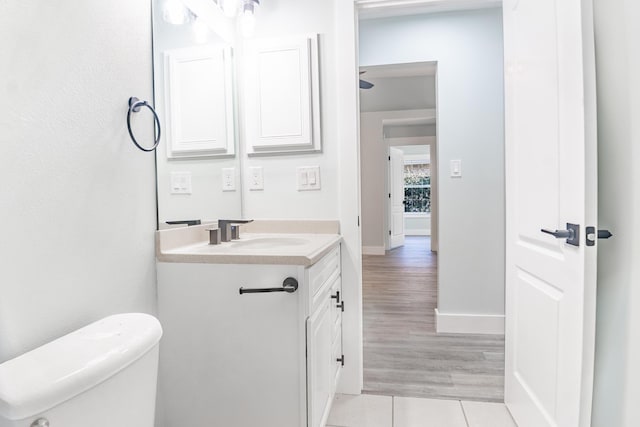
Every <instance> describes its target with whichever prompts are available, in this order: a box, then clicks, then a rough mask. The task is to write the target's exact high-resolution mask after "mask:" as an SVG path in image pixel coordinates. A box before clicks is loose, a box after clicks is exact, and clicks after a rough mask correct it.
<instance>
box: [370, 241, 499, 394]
mask: <svg viewBox="0 0 640 427" xmlns="http://www.w3.org/2000/svg"><path fill="white" fill-rule="evenodd" d="M436 301H437V264H436V255H435V254H433V253H432V252H431V251H430V242H429V238H428V237H421V236H407V238H406V241H405V245H404V246H403V247H400V248H397V249H394V250H392V251H388V252H387V254H386V255H385V256H376V255H365V256H363V316H364V390H363V392H365V393H370V394H384V395H393V396H405V397H428V398H444V399H460V400H480V401H494V402H502V401H503V400H504V398H503V387H504V338H503V336H501V335H499V336H498V335H461V334H451V335H436V333H435V314H434V308H435V307H436Z"/></svg>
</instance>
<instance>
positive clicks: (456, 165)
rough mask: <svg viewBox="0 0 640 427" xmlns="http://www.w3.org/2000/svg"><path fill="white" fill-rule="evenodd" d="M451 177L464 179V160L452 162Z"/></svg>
mask: <svg viewBox="0 0 640 427" xmlns="http://www.w3.org/2000/svg"><path fill="white" fill-rule="evenodd" d="M451 177H452V178H461V177H462V160H451Z"/></svg>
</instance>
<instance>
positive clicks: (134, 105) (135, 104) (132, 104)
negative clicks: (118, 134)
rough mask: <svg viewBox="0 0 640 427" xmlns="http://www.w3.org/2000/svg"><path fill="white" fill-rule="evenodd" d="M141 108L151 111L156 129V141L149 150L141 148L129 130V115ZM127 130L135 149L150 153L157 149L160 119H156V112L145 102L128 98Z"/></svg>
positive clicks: (133, 97)
mask: <svg viewBox="0 0 640 427" xmlns="http://www.w3.org/2000/svg"><path fill="white" fill-rule="evenodd" d="M142 107H147V108H148V109H149V110H151V113H153V118H154V120H155V126H156V127H157V128H158V133H157V134H156V140H155V142H154V144H153V147H151V148H144V147H143V146H141V145H140V144H138V141H137V140H136V137H135V136H133V131H132V130H131V113H132V112H133V113H137V112H139V111H140V108H142ZM127 128H128V129H129V136H131V140H132V141H133V143H134V144H135V145H136V147H138V148H139V149H141V150H142V151H146V152H150V151H154V150H155V149H156V148H157V147H158V144H159V143H160V132H161V129H160V118H159V117H158V114H157V113H156V110H154V109H153V107H152V106H151V105H149V103H148V102H147V101H141V100H139V99H138V98H136V97H135V96H132V97H131V98H129V112H128V113H127Z"/></svg>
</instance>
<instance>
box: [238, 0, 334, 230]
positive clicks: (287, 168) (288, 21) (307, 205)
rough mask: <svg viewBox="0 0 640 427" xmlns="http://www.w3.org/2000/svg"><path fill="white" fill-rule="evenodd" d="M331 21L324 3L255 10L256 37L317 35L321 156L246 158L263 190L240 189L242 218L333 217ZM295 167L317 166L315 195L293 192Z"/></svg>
mask: <svg viewBox="0 0 640 427" xmlns="http://www.w3.org/2000/svg"><path fill="white" fill-rule="evenodd" d="M333 19H334V9H333V3H332V2H325V1H299V0H269V2H268V3H265V4H264V5H263V6H261V7H260V9H259V11H258V14H257V24H256V31H255V36H254V37H255V38H264V37H279V36H284V35H299V34H309V33H319V34H320V42H319V54H320V61H319V62H320V90H321V95H320V101H321V115H322V153H319V154H296V155H274V156H260V157H258V156H252V157H246V155H245V157H244V158H243V167H244V170H245V173H246V171H247V170H248V168H249V167H252V166H262V167H263V168H264V190H263V191H249V190H246V191H244V194H243V198H244V216H245V217H247V218H318V219H336V218H338V209H339V206H338V179H337V178H338V144H337V142H338V141H337V129H336V126H337V116H336V113H335V106H336V103H337V100H338V93H337V90H336V82H335V67H336V53H335V49H334V48H333V43H334V34H335V28H334V21H333ZM241 78H242V77H241ZM240 89H242V88H240ZM241 99H242V98H241ZM241 102H242V101H241ZM241 120H242V118H241ZM298 166H320V181H321V186H322V189H321V190H320V191H297V184H296V168H297V167H298Z"/></svg>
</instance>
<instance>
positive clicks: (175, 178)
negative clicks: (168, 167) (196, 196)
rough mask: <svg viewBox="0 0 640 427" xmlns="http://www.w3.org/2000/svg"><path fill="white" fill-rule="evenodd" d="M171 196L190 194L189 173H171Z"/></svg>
mask: <svg viewBox="0 0 640 427" xmlns="http://www.w3.org/2000/svg"><path fill="white" fill-rule="evenodd" d="M170 185H171V189H170V191H171V194H191V192H192V190H193V188H192V186H191V172H171V183H170Z"/></svg>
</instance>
